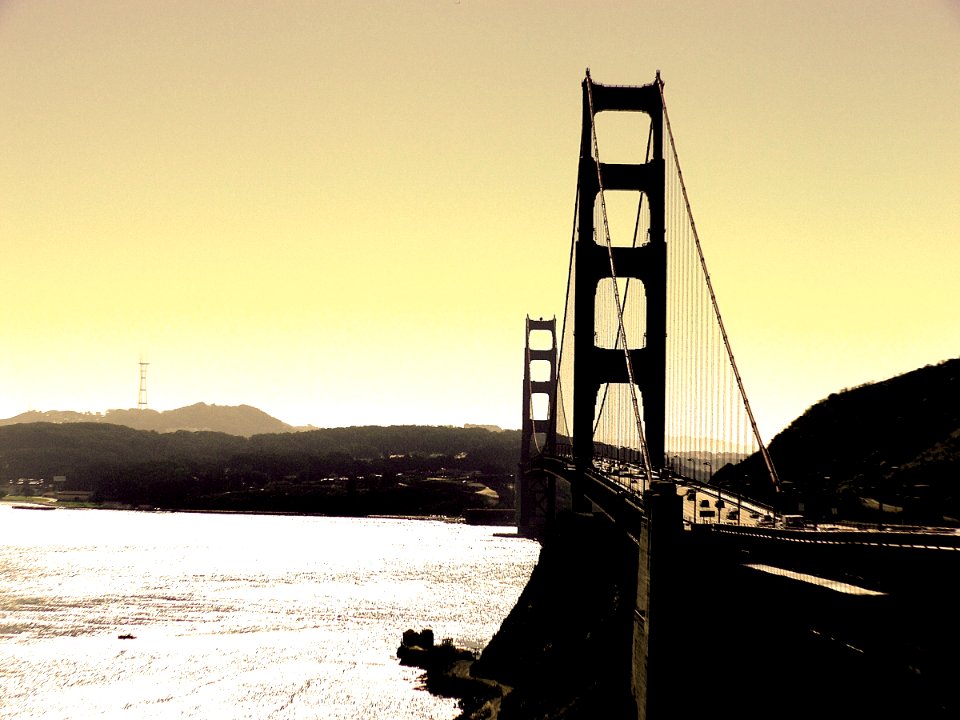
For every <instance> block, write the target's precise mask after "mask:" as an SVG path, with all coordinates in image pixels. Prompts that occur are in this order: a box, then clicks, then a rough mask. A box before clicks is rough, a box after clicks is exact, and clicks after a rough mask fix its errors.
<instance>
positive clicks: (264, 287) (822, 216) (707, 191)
mask: <svg viewBox="0 0 960 720" xmlns="http://www.w3.org/2000/svg"><path fill="white" fill-rule="evenodd" d="M586 67H590V68H591V73H592V75H593V77H594V79H595V80H596V81H597V82H600V83H610V84H642V83H647V82H651V81H652V80H653V78H654V75H655V72H656V71H657V70H658V69H659V70H660V71H661V73H662V76H663V79H664V81H665V83H666V90H665V92H666V97H667V102H668V106H669V110H670V114H671V120H672V122H673V126H674V132H675V134H676V137H677V143H678V148H679V152H680V160H681V164H682V167H683V171H684V177H685V179H686V181H687V185H688V188H689V190H690V194H691V201H692V203H693V211H694V215H695V218H696V221H697V227H698V230H699V231H700V235H701V238H702V240H703V243H704V249H705V252H706V255H707V260H708V262H709V264H710V268H711V272H712V275H713V279H714V282H715V285H716V289H717V293H718V296H719V301H720V305H721V309H722V310H723V313H724V319H725V321H726V324H727V329H728V331H729V333H730V336H731V340H732V343H733V348H734V351H735V353H736V355H737V360H738V363H739V365H740V370H741V373H742V375H743V377H744V381H745V383H746V387H747V390H748V392H749V394H750V396H751V401H752V404H753V406H754V410H755V412H756V414H757V416H758V420H759V422H760V425H761V431H762V433H763V434H764V436H765V437H766V438H767V439H769V438H770V437H772V435H773V434H774V433H775V432H776V431H778V430H779V429H781V428H782V427H783V426H784V425H786V424H787V423H788V422H790V420H792V419H793V418H794V417H796V416H797V415H799V414H801V413H802V412H803V411H804V410H805V409H806V408H807V407H808V406H809V405H811V404H813V403H815V402H816V401H818V400H819V399H821V398H822V397H824V396H826V395H827V394H829V393H830V392H834V391H837V390H840V389H842V388H844V387H849V386H852V385H857V384H860V383H863V382H869V381H874V380H881V379H884V378H886V377H889V376H891V375H895V374H897V373H900V372H905V371H908V370H911V369H913V368H915V367H918V366H922V365H924V364H928V363H935V362H939V361H941V360H944V359H947V358H950V357H956V356H958V355H960V190H958V189H960V4H958V3H957V2H956V1H955V0H925V1H922V2H914V1H912V0H902V1H901V2H852V1H849V0H842V1H839V2H837V1H830V2H828V1H826V0H824V1H822V2H817V1H814V2H803V3H800V2H792V1H791V2H778V1H774V0H757V1H755V2H733V1H731V2H713V1H712V0H710V1H707V0H704V1H703V2H675V1H668V0H664V1H659V0H658V1H655V2H616V3H615V2H596V1H592V0H590V1H588V0H581V1H578V2H514V1H507V0H502V1H498V2H491V1H487V2H481V1H479V0H459V2H456V1H455V0H449V1H440V0H437V1H435V2H433V1H419V0H407V1H404V2H383V1H379V0H377V1H373V2H367V3H354V2H322V1H316V0H314V1H312V2H308V1H306V0H302V1H300V2H293V1H290V0H271V1H269V2H268V1H267V0H261V1H259V2H257V1H254V0H246V1H242V0H218V1H217V2H196V1H195V0H165V1H164V2H148V1H146V0H85V1H82V2H81V1H80V0H74V1H69V2H64V1H63V0H0V108H2V112H0V148H2V152H0V158H2V159H0V283H2V286H0V289H2V304H0V308H2V310H0V417H10V416H13V415H16V414H18V413H20V412H23V411H25V410H27V409H39V410H50V409H66V410H90V411H103V410H106V409H108V408H125V407H132V406H135V405H136V402H137V391H138V381H139V368H138V361H139V360H140V358H141V356H144V357H145V359H146V360H148V361H149V362H150V366H149V371H148V398H149V404H150V406H151V407H153V408H155V409H158V410H165V409H171V408H176V407H181V406H183V405H188V404H192V403H195V402H207V403H216V404H223V405H236V404H241V403H244V404H249V405H254V406H256V407H259V408H261V409H262V410H264V411H266V412H268V413H270V414H271V415H274V416H276V417H278V418H280V419H281V420H284V421H286V422H289V423H292V424H298V425H301V424H312V425H316V426H324V427H326V426H342V425H354V424H394V423H422V424H463V423H468V422H473V423H494V424H498V425H501V426H503V427H519V424H520V409H521V398H520V390H521V378H522V372H523V356H522V351H523V341H524V337H523V328H524V318H525V316H526V315H527V314H528V313H529V314H530V315H533V316H541V315H542V316H547V317H549V316H552V315H556V316H558V317H562V313H563V302H564V293H565V289H566V270H567V260H568V252H569V241H570V232H571V226H572V218H573V201H574V196H575V189H576V187H575V183H576V172H577V152H578V143H579V133H580V128H579V124H580V117H581V116H580V112H581V111H580V81H581V80H582V78H583V75H584V69H585V68H586Z"/></svg>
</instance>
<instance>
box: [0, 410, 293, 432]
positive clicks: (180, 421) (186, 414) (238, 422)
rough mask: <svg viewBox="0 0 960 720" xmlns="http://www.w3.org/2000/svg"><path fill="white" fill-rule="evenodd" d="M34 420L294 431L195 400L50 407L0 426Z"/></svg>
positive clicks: (260, 415) (259, 415)
mask: <svg viewBox="0 0 960 720" xmlns="http://www.w3.org/2000/svg"><path fill="white" fill-rule="evenodd" d="M35 422H48V423H58V424H62V423H78V422H80V423H107V424H110V425H123V426H125V427H130V428H134V429H136V430H153V431H155V432H162V433H167V432H176V431H177V430H206V431H210V432H222V433H227V434H229V435H241V436H243V437H250V436H251V435H259V434H263V433H283V432H294V431H295V430H296V428H294V427H292V426H290V425H287V424H286V423H284V422H281V421H280V420H277V419H276V418H275V417H271V416H270V415H267V413H265V412H263V411H262V410H258V409H257V408H255V407H250V406H249V405H235V406H233V405H207V404H206V403H197V404H195V405H190V406H188V407H182V408H178V409H176V410H166V411H163V412H158V411H157V410H149V409H136V410H107V412H106V413H104V414H102V415H101V414H99V413H79V412H73V411H69V410H50V411H46V412H38V411H35V410H34V411H30V412H26V413H22V414H20V415H17V416H16V417H12V418H9V419H7V420H0V426H3V425H15V424H23V423H35Z"/></svg>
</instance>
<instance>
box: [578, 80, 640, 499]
mask: <svg viewBox="0 0 960 720" xmlns="http://www.w3.org/2000/svg"><path fill="white" fill-rule="evenodd" d="M587 99H588V101H589V104H590V134H591V139H592V141H593V155H594V158H595V160H596V164H597V184H598V186H599V189H600V210H601V213H602V215H603V235H604V240H605V241H606V245H607V255H608V257H609V259H610V274H611V276H612V278H613V297H614V301H615V302H616V304H617V329H618V333H619V338H620V340H621V341H622V343H623V355H624V358H625V360H626V364H627V382H628V384H629V386H630V402H631V403H632V404H633V416H634V420H635V421H636V424H637V434H638V435H639V437H640V450H641V452H642V453H643V464H644V470H645V471H646V475H647V487H650V486H651V485H652V484H653V470H652V469H651V467H650V453H649V450H648V449H647V440H646V437H645V435H644V432H643V421H642V420H641V418H640V405H639V403H638V402H637V387H636V384H635V383H634V379H633V362H632V361H631V359H630V349H629V348H628V347H627V330H626V328H625V327H624V324H623V304H622V303H621V302H620V289H619V288H618V287H617V272H616V268H615V266H614V262H613V244H612V242H611V241H610V224H609V222H608V220H607V204H606V201H605V199H604V195H603V172H602V171H601V169H600V149H599V146H598V145H597V124H596V117H595V115H594V111H593V80H591V78H590V72H589V70H588V71H587Z"/></svg>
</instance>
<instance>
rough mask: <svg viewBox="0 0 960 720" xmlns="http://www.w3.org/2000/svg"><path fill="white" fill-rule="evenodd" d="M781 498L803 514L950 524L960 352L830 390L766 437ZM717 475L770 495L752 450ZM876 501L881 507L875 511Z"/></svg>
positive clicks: (958, 509) (956, 471)
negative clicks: (899, 372)
mask: <svg viewBox="0 0 960 720" xmlns="http://www.w3.org/2000/svg"><path fill="white" fill-rule="evenodd" d="M769 451H770V455H771V457H772V458H773V462H774V464H775V465H776V468H777V472H778V474H779V475H780V479H781V482H782V483H783V487H784V493H782V494H781V496H780V498H779V501H780V502H781V503H785V504H787V505H792V506H796V504H797V503H799V502H802V503H803V504H804V512H806V513H807V514H814V515H816V514H820V513H822V514H824V515H829V514H831V508H834V507H836V508H837V512H838V513H839V514H840V515H841V516H842V517H847V518H851V519H859V520H873V521H881V520H883V521H887V522H891V521H894V520H896V521H902V522H908V523H910V522H916V523H937V524H940V523H948V524H953V523H955V522H957V519H960V358H957V359H953V360H947V361H945V362H942V363H940V364H938V365H928V366H926V367H923V368H919V369H917V370H914V371H911V372H908V373H904V374H902V375H898V376H896V377H893V378H890V379H888V380H884V381H882V382H877V383H871V384H867V385H862V386H860V387H856V388H852V389H848V390H844V391H842V392H839V393H834V394H832V395H830V396H829V397H827V398H825V399H824V400H822V401H820V402H819V403H817V404H816V405H814V406H813V407H811V408H810V409H808V410H807V411H806V412H805V413H804V414H803V415H802V416H801V417H799V418H797V419H796V420H794V421H793V423H791V424H790V426H789V427H787V428H786V429H785V430H784V431H783V432H781V433H780V434H779V435H777V437H775V438H774V439H773V441H772V442H771V443H770V446H769ZM715 481H716V482H717V483H718V484H723V485H726V486H728V487H731V488H743V489H744V490H746V491H747V492H748V493H750V494H753V495H767V497H771V495H770V492H769V488H770V483H769V480H768V479H767V478H766V475H765V471H764V468H763V462H762V459H761V458H760V457H759V455H754V456H751V457H750V458H748V459H747V460H745V461H744V462H742V463H740V464H739V465H737V466H733V467H727V468H724V469H722V470H721V471H720V472H718V473H717V474H716V476H715ZM881 506H882V512H883V515H881V514H880V511H881Z"/></svg>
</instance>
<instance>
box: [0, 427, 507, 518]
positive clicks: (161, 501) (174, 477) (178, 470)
mask: <svg viewBox="0 0 960 720" xmlns="http://www.w3.org/2000/svg"><path fill="white" fill-rule="evenodd" d="M519 447H520V434H519V432H518V431H504V432H490V431H488V430H485V429H481V428H469V429H465V428H449V427H421V426H393V427H353V428H336V429H328V430H313V431H306V432H301V433H281V434H268V435H255V436H253V437H250V438H244V437H239V436H235V435H228V434H226V433H214V432H187V431H178V432H174V433H157V432H151V431H144V430H134V429H132V428H128V427H121V426H117V425H108V424H102V423H69V424H62V425H58V424H53V423H31V424H18V425H10V426H7V427H0V486H2V487H4V488H6V489H7V490H8V491H10V492H11V494H21V493H22V492H24V491H25V490H26V491H29V488H30V486H29V481H30V480H31V479H33V480H38V479H40V478H44V479H46V480H47V483H46V485H44V486H41V487H42V488H43V489H44V490H46V489H47V488H49V480H50V479H51V478H53V477H54V476H58V475H59V476H66V483H65V487H64V489H69V490H81V491H89V492H92V493H93V499H94V500H95V501H97V502H102V503H119V504H122V505H126V506H149V507H158V508H169V509H173V508H178V509H208V510H214V509H218V510H225V509H229V510H251V511H253V510H257V511H285V512H310V513H323V514H332V515H366V514H413V515H419V514H443V515H460V514H462V513H463V512H464V510H466V509H469V508H475V507H479V508H482V507H489V506H491V505H492V504H496V503H497V502H498V498H499V499H501V500H503V501H504V503H505V504H507V506H510V505H511V504H512V499H513V498H512V491H513V486H512V472H513V470H514V468H515V465H516V462H517V458H518V457H519ZM25 483H27V484H26V485H25Z"/></svg>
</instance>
